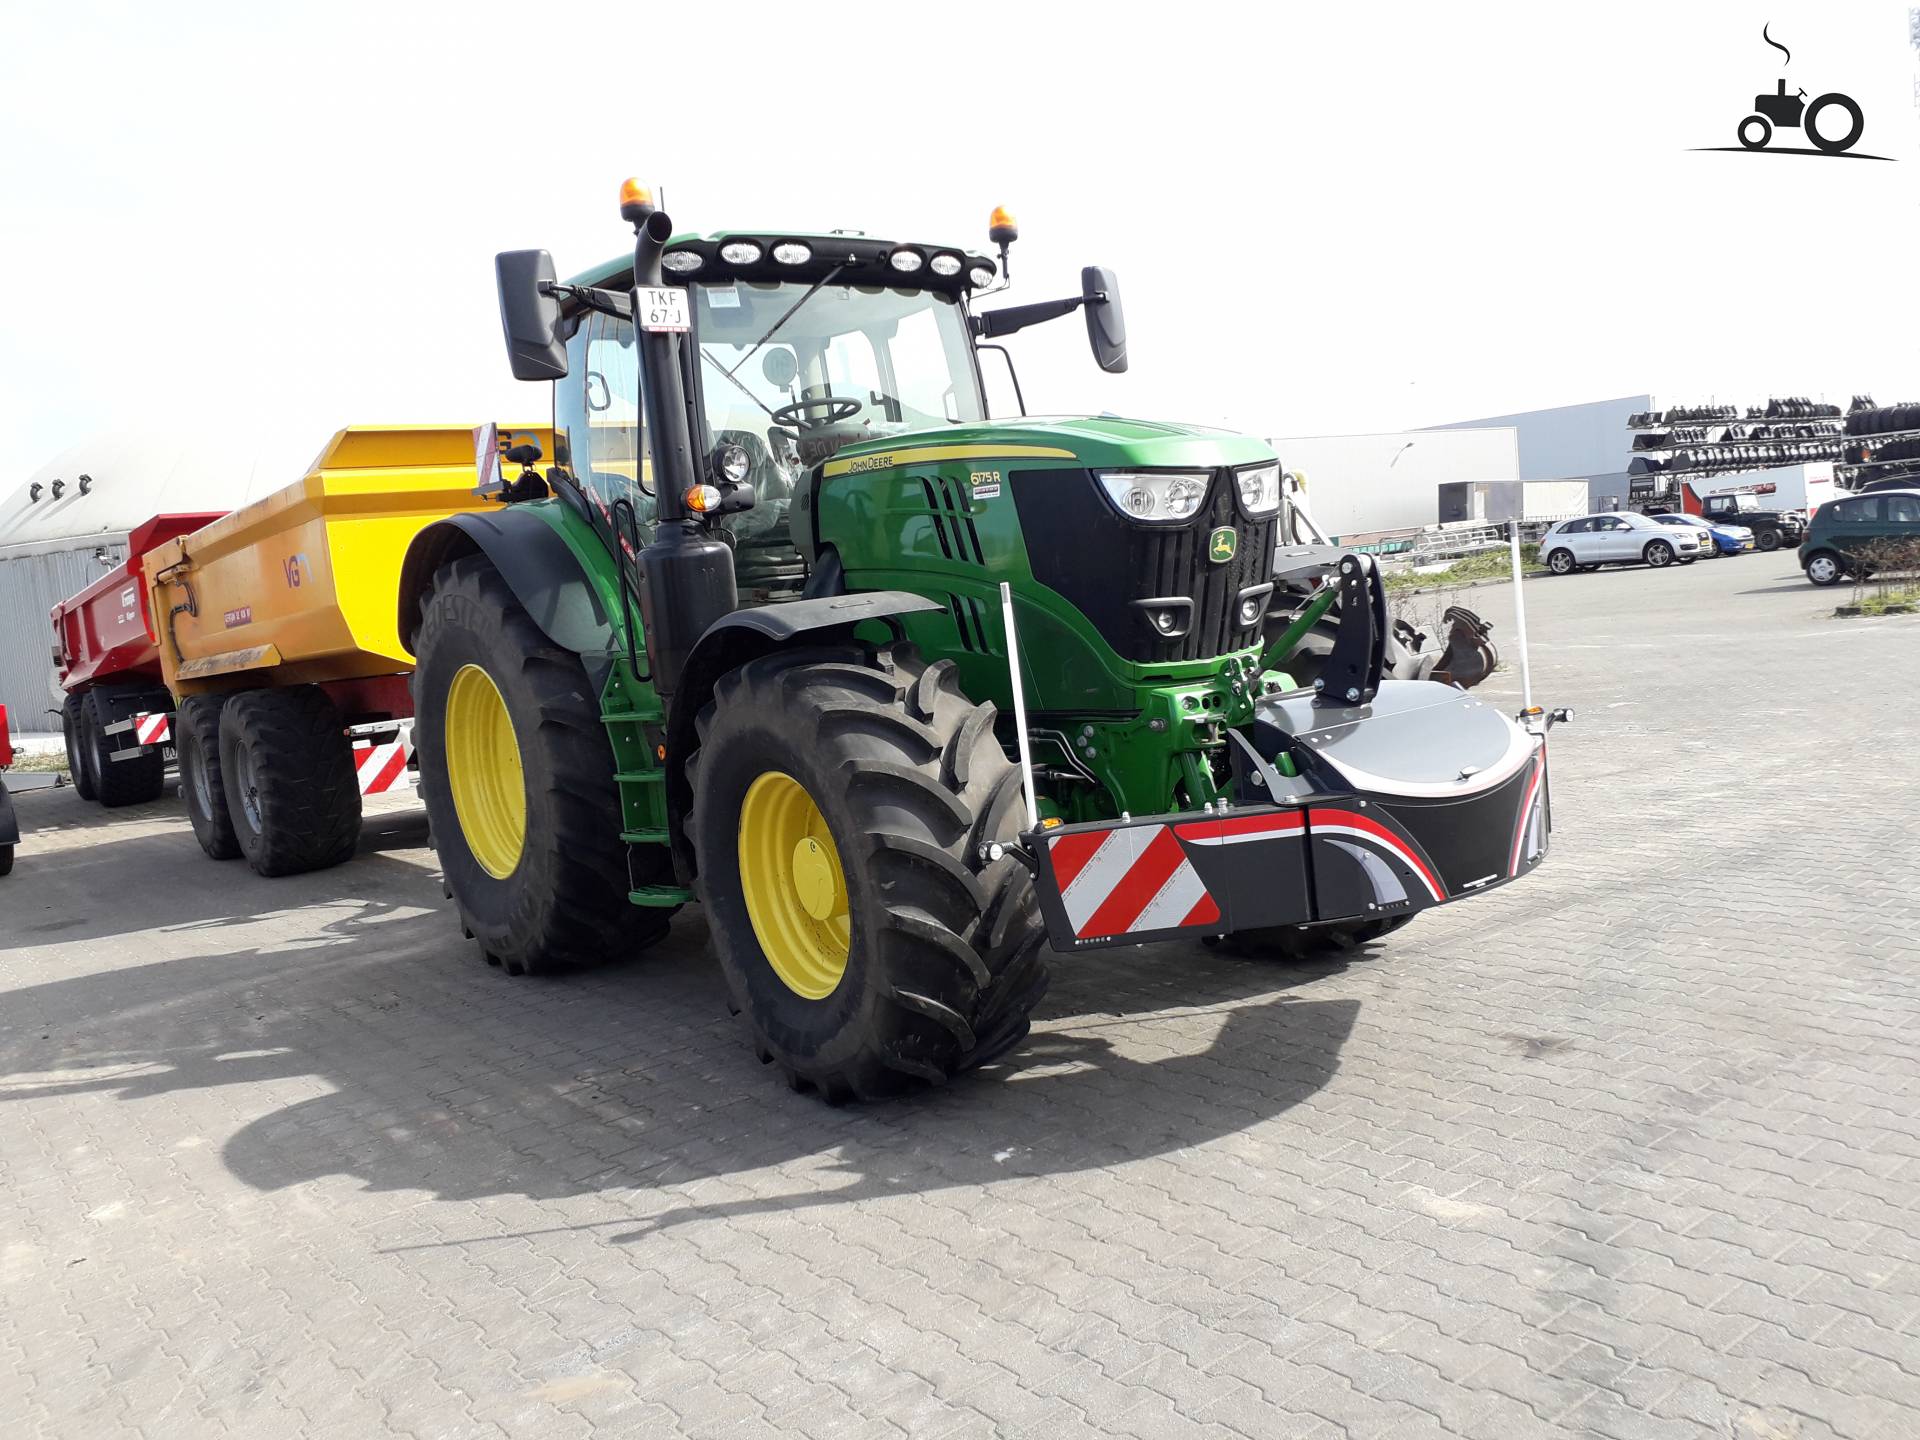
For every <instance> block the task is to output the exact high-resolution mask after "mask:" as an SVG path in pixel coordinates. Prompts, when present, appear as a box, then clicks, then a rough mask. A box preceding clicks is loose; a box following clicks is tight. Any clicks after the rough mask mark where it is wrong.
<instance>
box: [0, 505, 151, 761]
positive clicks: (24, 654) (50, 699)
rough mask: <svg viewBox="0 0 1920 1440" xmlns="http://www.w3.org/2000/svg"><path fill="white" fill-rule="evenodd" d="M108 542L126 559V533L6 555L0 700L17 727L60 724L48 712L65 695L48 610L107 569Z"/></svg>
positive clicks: (0, 594) (0, 568)
mask: <svg viewBox="0 0 1920 1440" xmlns="http://www.w3.org/2000/svg"><path fill="white" fill-rule="evenodd" d="M103 545H104V546H105V547H106V549H107V553H108V554H109V555H111V556H112V557H113V563H114V564H118V563H119V562H120V561H121V560H123V559H125V558H126V554H127V546H126V537H125V536H124V535H122V536H106V535H101V536H90V537H88V538H87V539H85V540H82V541H79V542H77V543H76V544H75V545H74V547H73V548H72V549H68V550H50V551H47V552H45V553H43V554H39V555H17V556H12V557H9V556H6V555H3V554H0V705H5V706H6V707H7V718H8V722H9V724H11V726H12V727H13V729H14V730H15V731H24V730H58V729H59V728H60V721H59V720H58V718H56V716H53V715H49V714H48V713H47V711H48V710H49V709H50V708H51V709H57V708H58V703H59V702H58V696H59V694H60V691H59V688H58V687H57V686H56V685H55V684H54V682H53V627H52V626H51V625H49V624H48V623H47V612H48V611H49V610H51V609H52V608H53V607H54V605H55V604H57V603H58V602H59V601H62V600H64V599H66V598H67V596H69V595H72V594H73V593H75V592H76V591H79V590H84V589H85V588H86V587H87V586H89V585H91V584H92V583H93V582H94V581H95V580H97V579H99V578H100V577H101V576H102V575H104V574H105V573H106V569H107V567H106V566H104V565H102V564H101V563H100V562H99V561H98V560H96V559H94V551H96V550H98V549H99V548H100V547H101V546H103Z"/></svg>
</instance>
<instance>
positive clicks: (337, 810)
mask: <svg viewBox="0 0 1920 1440" xmlns="http://www.w3.org/2000/svg"><path fill="white" fill-rule="evenodd" d="M220 775H221V782H222V783H221V788H222V789H223V790H225V791H226V796H227V815H228V818H229V820H230V821H231V823H232V825H233V833H234V836H235V838H236V839H237V840H238V841H239V844H240V853H241V854H242V855H244V856H245V857H246V860H247V863H248V864H249V865H251V866H252V867H253V868H254V871H255V872H256V873H257V874H260V875H265V876H268V877H269V878H275V877H278V876H282V875H301V874H305V873H306V872H307V871H309V870H325V869H328V868H329V867H331V866H334V865H339V864H342V863H344V862H346V861H348V860H351V859H352V858H353V852H354V851H355V850H356V849H357V848H359V844H360V782H359V778H358V777H357V776H356V775H355V774H354V769H353V747H352V746H351V745H350V744H349V743H348V742H347V737H346V733H345V730H344V729H343V727H342V725H341V720H340V712H339V711H338V710H337V709H335V708H334V704H333V701H332V700H330V699H328V698H327V692H326V691H324V690H322V689H321V688H320V687H319V686H317V685H295V686H290V687H288V688H287V689H284V690H243V691H241V692H240V693H239V694H237V695H232V696H229V697H228V699H227V703H226V706H225V708H224V709H222V710H221V712H220Z"/></svg>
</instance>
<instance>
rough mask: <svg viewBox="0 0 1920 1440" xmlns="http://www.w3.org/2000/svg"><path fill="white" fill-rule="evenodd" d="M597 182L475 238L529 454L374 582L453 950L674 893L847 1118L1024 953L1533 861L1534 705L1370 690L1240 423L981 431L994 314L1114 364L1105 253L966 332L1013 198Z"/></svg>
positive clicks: (610, 947) (1031, 977)
mask: <svg viewBox="0 0 1920 1440" xmlns="http://www.w3.org/2000/svg"><path fill="white" fill-rule="evenodd" d="M621 198H622V205H621V213H622V215H623V217H624V218H625V219H626V220H628V221H629V222H631V223H632V224H633V226H634V229H635V234H636V237H637V239H636V243H635V247H634V252H633V254H632V256H631V257H630V258H622V259H621V260H619V261H617V262H611V263H608V264H606V265H603V266H600V267H599V268H597V269H594V270H591V271H589V272H587V273H586V274H584V275H581V276H579V277H577V278H576V279H574V280H572V281H568V282H565V283H561V282H559V281H558V280H557V279H556V277H555V272H554V269H553V265H552V261H551V260H550V258H549V257H548V255H547V253H546V252H545V251H517V252H510V253H507V254H503V255H501V256H499V257H498V261H497V269H498V277H499V286H500V303H501V312H502V319H503V323H504V328H505V332H506V339H507V346H508V350H509V354H510V357H511V361H512V367H513V373H514V375H515V376H516V377H517V378H519V379H523V380H543V381H552V382H553V383H554V445H555V450H556V453H555V454H554V455H553V456H552V457H550V460H551V464H550V466H549V467H548V468H547V469H546V470H545V471H544V473H542V472H541V471H540V470H539V469H538V468H536V465H535V462H536V461H537V460H540V459H542V458H549V457H542V456H540V455H539V453H538V450H537V447H534V446H530V445H518V446H515V445H511V444H510V441H511V437H508V440H507V441H503V442H502V447H503V448H504V449H505V459H506V460H507V461H508V462H509V464H510V465H518V466H519V467H520V469H519V471H518V474H517V475H516V476H513V477H511V478H508V477H501V478H499V479H498V480H497V481H496V480H495V478H494V477H493V476H492V475H490V474H487V473H485V472H486V471H488V470H489V469H490V468H491V466H490V465H489V464H488V463H486V462H487V461H491V459H492V456H491V455H488V456H487V457H486V460H485V461H483V465H482V469H483V483H484V484H486V485H488V486H489V488H490V489H491V490H492V491H493V493H495V494H496V495H497V496H498V498H499V500H500V501H501V504H500V506H499V508H498V509H495V510H490V511H484V512H477V513H466V514H461V515H458V516H454V517H452V518H450V519H448V520H446V521H444V522H441V523H440V524H438V525H435V526H433V527H431V528H430V529H428V530H426V531H424V532H423V533H422V534H421V536H420V537H419V539H418V540H417V541H416V543H415V545H414V547H413V549H412V550H411V552H410V553H409V555H408V557H407V560H406V563H405V567H404V571H403V575H402V580H401V593H400V597H399V601H400V617H401V630H402V634H403V635H404V636H406V637H407V638H408V639H409V641H410V643H411V645H412V648H413V650H414V652H415V654H416V656H417V657H418V667H417V669H416V671H415V674H414V681H413V684H414V699H415V706H416V722H415V723H416V728H415V740H416V744H417V746H418V752H419V757H420V770H421V789H422V791H423V794H424V798H425V801H426V805H427V808H428V812H429V815H430V818H431V823H432V827H433V834H434V839H435V843H436V846H437V849H438V851H439V856H440V859H441V863H442V866H443V868H444V871H445V876H446V884H447V888H448V893H449V895H450V896H451V898H452V899H453V900H454V901H455V902H456V903H457V905H458V908H459V912H460V917H461V921H462V924H463V927H464V929H465V930H466V931H467V933H468V934H469V935H470V936H472V937H474V938H475V939H477V940H478V942H479V944H480V946H481V948H482V949H483V951H484V952H485V954H486V956H487V958H488V959H489V960H490V961H492V962H493V963H495V964H497V965H500V966H501V967H503V968H504V969H506V970H507V971H509V972H510V973H514V974H521V973H532V972H544V971H548V970H553V969H557V968H562V967H568V966H574V965H581V964H590V963H593V962H597V961H601V960H604V959H607V958H609V957H613V956H618V955H624V954H628V953H631V952H633V951H634V950H636V949H638V948H639V947H641V946H644V945H646V944H648V943H650V942H652V941H655V940H657V939H659V938H660V937H661V936H662V935H664V934H665V933H666V930H667V927H668V923H669V920H670V917H671V916H672V915H673V914H674V912H675V911H676V910H677V909H678V908H679V907H680V906H682V905H685V904H689V903H691V902H694V901H696V900H697V901H698V902H699V903H700V904H701V905H702V906H703V907H704V909H705V913H706V921H707V926H708V929H709V932H710V934H711V937H712V943H713V947H714V950H715V951H716V953H717V955H718V957H719V960H720V963H721V965H722V967H723V969H724V971H725V974H726V980H727V984H728V987H729V989H730V992H731V995H732V998H733V1002H734V1005H735V1007H736V1008H737V1010H738V1012H739V1013H740V1014H741V1015H742V1016H743V1017H744V1019H745V1022H746V1024H747V1026H748V1028H749V1030H750V1031H751V1033H752V1036H753V1039H754V1044H755V1047H756V1050H757V1052H758V1053H759V1055H760V1058H761V1059H762V1060H763V1061H766V1062H769V1063H777V1064H778V1065H779V1066H780V1068H781V1070H782V1071H783V1072H784V1074H785V1075H786V1076H787V1078H788V1079H789V1081H790V1082H791V1083H792V1084H794V1085H795V1086H796V1087H812V1088H815V1089H817V1090H819V1091H820V1092H821V1093H822V1094H823V1095H825V1096H826V1097H827V1098H829V1099H832V1100H838V1099H841V1098H845V1097H850V1096H858V1097H872V1096H880V1095H886V1094H890V1093H894V1092H897V1091H899V1090H901V1089H903V1088H908V1087H911V1086H914V1085H917V1084H921V1083H924V1082H938V1081H941V1080H944V1079H946V1078H948V1077H950V1076H952V1075H954V1074H955V1073H957V1072H959V1071H961V1070H963V1069H966V1068H968V1067H971V1066H975V1065H978V1064H981V1063H982V1062H984V1061H987V1060H989V1059H991V1058H993V1057H994V1056H996V1055H998V1054H1000V1053H1002V1052H1004V1051H1005V1050H1006V1049H1007V1048H1008V1047H1010V1046H1012V1045H1013V1044H1015V1043H1016V1042H1017V1041H1018V1040H1019V1039H1020V1038H1021V1037H1022V1036H1023V1035H1024V1034H1025V1033H1026V1030H1027V1026H1028V1015H1029V1012H1030V1011H1031V1010H1032V1008H1033V1006H1034V1004H1035V1002H1036V1001H1037V1000H1038V999H1039V998H1040V996H1041V995H1042V993H1043V992H1044V990H1045V988H1046V983H1047V973H1046V959H1045V954H1046V950H1047V947H1048V944H1049V941H1051V943H1052V946H1053V947H1054V948H1056V949H1061V950H1077V949H1081V948H1089V947H1097V946H1102V945H1112V944H1123V943H1137V942H1139V941H1142V940H1153V939H1164V938H1171V937H1182V936H1184V937H1193V938H1199V937H1212V936H1222V935H1232V936H1234V937H1235V938H1236V940H1238V941H1240V942H1243V943H1245V944H1249V945H1253V946H1256V947H1258V946H1271V947H1273V948H1276V949H1288V948H1292V947H1295V946H1297V945H1298V944H1299V943H1300V942H1301V941H1302V940H1303V939H1304V940H1308V941H1311V940H1314V939H1317V938H1321V937H1326V936H1333V937H1338V938H1343V939H1347V940H1352V939H1366V938H1372V937H1375V936H1379V935H1382V934H1385V933H1386V932H1387V931H1388V930H1391V929H1393V928H1395V927H1396V926H1398V925H1400V924H1403V923H1404V922H1405V920H1406V919H1407V918H1408V917H1409V916H1411V915H1412V914H1413V913H1414V912H1416V911H1417V910H1419V909H1422V908H1424V907H1426V906H1428V905H1431V904H1437V903H1440V902H1441V901H1444V900H1449V899H1453V898H1455V897H1457V896H1458V895H1461V894H1466V893H1472V892H1474V891H1477V890H1480V889H1484V888H1488V887H1491V886H1493V885H1495V884H1498V883H1501V882H1503V881H1505V880H1508V879H1511V878H1513V877H1515V876H1517V875H1520V874H1522V873H1525V871H1527V870H1529V869H1531V868H1532V866H1533V865H1534V864H1536V863H1538V861H1539V859H1540V858H1541V856H1542V855H1543V854H1544V853H1545V849H1546V840H1547V805H1546V785H1545V740H1544V732H1545V728H1546V722H1545V720H1544V718H1542V717H1540V716H1538V715H1537V714H1535V715H1533V716H1530V717H1522V723H1515V722H1514V721H1513V720H1511V719H1509V718H1507V717H1505V716H1503V715H1500V714H1499V713H1498V712H1496V711H1494V710H1493V709H1491V708H1490V707H1488V706H1485V705H1483V704H1481V702H1479V701H1477V700H1474V699H1472V698H1471V697H1470V696H1468V695H1467V694H1466V693H1465V692H1464V691H1462V690H1461V689H1459V688H1457V686H1453V685H1445V684H1441V683H1438V682H1436V681H1435V680H1432V679H1420V678H1413V679H1396V678H1393V674H1398V673H1401V670H1402V667H1400V666H1398V665H1395V664H1394V663H1393V662H1392V658H1391V656H1392V643H1391V635H1390V627H1389V625H1388V622H1387V616H1386V610H1385V602H1384V595H1383V592H1382V590H1381V587H1380V583H1379V578H1378V575H1377V573H1376V572H1375V570H1374V568H1373V566H1372V563H1371V561H1368V560H1366V559H1365V558H1364V557H1358V556H1353V555H1346V554H1342V553H1341V552H1338V551H1336V550H1332V549H1330V548H1327V547H1315V546H1306V547H1300V546H1295V545H1293V542H1294V541H1295V540H1297V539H1299V538H1300V537H1299V536H1297V535H1295V534H1293V533H1290V531H1289V530H1288V529H1287V522H1288V505H1287V502H1286V499H1285V497H1284V496H1283V494H1282V486H1281V472H1280V468H1279V465H1278V463H1277V461H1276V459H1275V456H1274V455H1273V453H1272V452H1271V451H1270V450H1269V449H1268V448H1267V447H1266V446H1265V445H1263V444H1262V443H1260V442H1258V441H1255V440H1250V439H1246V438H1243V437H1241V436H1237V435H1231V434H1227V433H1223V432H1219V431H1213V430H1204V429H1198V428H1195V427H1191V426H1182V425H1168V424H1159V423H1152V422H1145V421H1137V420H1123V419H1109V418H1102V419H1045V420H1042V419H1028V418H1025V417H1024V416H1021V417H1018V418H1000V419H995V418H991V417H989V415H988V413H987V407H986V404H985V400H984V396H983V390H982V385H981V378H980V358H979V351H980V350H981V349H982V348H985V347H984V346H983V344H982V342H985V341H990V340H992V339H994V338H996V337H1000V336H1004V335H1008V334H1011V333H1013V332H1015V331H1018V330H1020V329H1022V328H1024V327H1026V326H1030V325H1034V324H1037V323H1041V322H1043V321H1047V320H1052V319H1056V318H1060V317H1064V316H1067V315H1070V314H1072V313H1073V312H1075V311H1079V312H1081V313H1082V315H1083V316H1084V319H1085V323H1086V326H1087V333H1088V337H1089V340H1090V342H1091V345H1092V349H1093V352H1094V355H1095V358H1096V359H1097V361H1098V363H1099V364H1100V366H1101V368H1102V369H1104V370H1108V371H1120V370H1124V369H1125V368H1126V334H1125V326H1124V321H1123V319H1122V314H1121V308H1120V296H1119V290H1118V285H1117V282H1116V280H1115V279H1114V277H1113V275H1112V274H1111V273H1110V272H1108V271H1106V270H1103V269H1099V268H1089V269H1087V270H1085V271H1083V272H1082V284H1081V290H1080V293H1079V294H1077V295H1074V296H1072V297H1070V298H1066V299H1062V300H1057V301H1043V302H1039V303H1033V304H1026V305H1018V306H1011V307H1001V308H997V309H981V308H976V307H977V302H978V301H980V300H981V299H982V298H983V297H985V296H986V295H989V294H992V293H994V292H995V291H996V290H997V289H1003V288H1004V280H1005V270H1006V263H1007V246H1008V244H1009V243H1010V242H1011V241H1012V240H1013V239H1014V238H1015V231H1014V228H1013V224H1012V221H1011V219H1010V218H1009V217H1007V216H1006V215H1005V214H1004V212H998V211H996V212H995V216H994V226H993V228H992V230H991V232H990V234H991V238H992V239H993V241H994V242H995V243H996V244H997V246H998V262H997V263H996V261H995V260H994V259H993V258H990V257H988V256H986V255H981V254H974V253H968V252H966V251H963V250H960V249H955V248H952V247H948V246H940V245H920V244H903V243H897V242H890V241H883V240H877V239H873V238H870V237H867V236H864V235H860V234H857V233H851V232H837V233H834V234H827V235H818V234H797V233H787V232H777V231H776V232H769V231H759V230H755V231H722V232H718V233H715V234H693V233H681V234H675V233H674V232H673V228H672V226H671V224H670V223H669V222H668V219H667V217H666V215H665V214H663V213H661V212H660V211H658V210H657V209H655V208H654V207H653V205H652V203H651V201H650V198H649V197H648V195H647V193H646V192H645V191H643V190H641V189H640V188H639V187H638V186H636V185H634V184H633V183H632V182H629V184H628V186H627V187H626V188H625V189H624V190H623V191H622V197H621ZM1277 552H1279V553H1282V554H1283V555H1285V556H1289V557H1291V558H1289V559H1288V561H1287V563H1286V565H1284V566H1277V565H1276V553H1277ZM1316 640H1317V642H1318V643H1317V644H1316V643H1315V642H1316ZM1010 655H1017V662H1010ZM1428 664H1429V667H1430V666H1431V661H1429V662H1428ZM1290 665H1294V666H1295V667H1296V668H1297V669H1299V670H1301V671H1302V673H1300V674H1295V673H1292V672H1290V670H1289V666H1290ZM1309 671H1310V672H1311V676H1312V679H1311V683H1307V673H1306V672H1309ZM1389 672H1391V673H1389ZM1296 680H1298V681H1301V682H1302V683H1300V684H1296Z"/></svg>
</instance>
